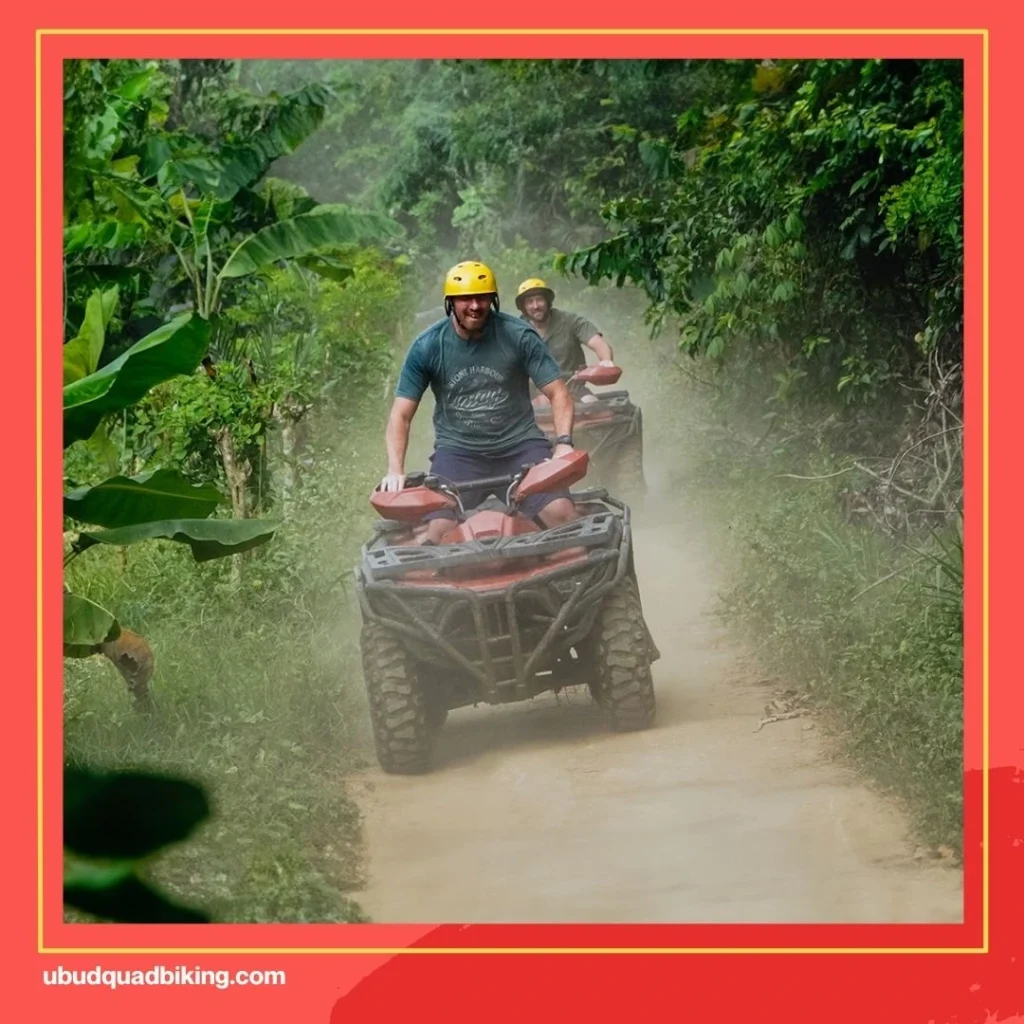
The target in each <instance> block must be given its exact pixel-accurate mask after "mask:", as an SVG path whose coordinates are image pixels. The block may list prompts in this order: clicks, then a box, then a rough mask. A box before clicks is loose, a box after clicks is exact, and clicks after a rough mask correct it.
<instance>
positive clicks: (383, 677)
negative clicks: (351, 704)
mask: <svg viewBox="0 0 1024 1024" xmlns="http://www.w3.org/2000/svg"><path fill="white" fill-rule="evenodd" d="M360 646H361V647H362V655H363V679H364V680H365V682H366V693H367V696H368V698H369V703H370V722H371V724H372V725H373V742H374V745H375V746H376V748H377V760H378V761H379V762H380V766H381V768H383V769H384V771H386V772H389V773H391V774H395V775H418V774H421V773H423V772H425V771H428V770H429V768H430V753H431V747H432V739H433V730H432V728H431V717H432V716H430V715H429V714H428V706H427V701H426V699H425V698H424V694H423V691H422V688H421V687H420V683H419V680H418V679H417V678H416V671H415V667H414V665H413V662H412V659H411V658H410V657H409V654H408V653H407V652H406V650H405V648H404V647H402V645H401V644H400V643H399V642H398V641H397V640H396V639H395V638H394V637H393V636H392V635H391V634H390V633H388V632H387V630H385V629H383V628H382V627H381V626H378V625H377V624H376V623H373V622H367V623H364V624H363V630H362V635H361V637H360Z"/></svg>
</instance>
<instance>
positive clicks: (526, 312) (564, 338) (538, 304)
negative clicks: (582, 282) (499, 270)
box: [516, 277, 615, 402]
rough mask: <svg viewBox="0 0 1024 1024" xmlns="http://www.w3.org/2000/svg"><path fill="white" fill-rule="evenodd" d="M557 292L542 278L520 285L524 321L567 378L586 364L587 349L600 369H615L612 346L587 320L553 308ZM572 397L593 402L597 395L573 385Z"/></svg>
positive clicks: (519, 296) (518, 298)
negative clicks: (543, 343)
mask: <svg viewBox="0 0 1024 1024" xmlns="http://www.w3.org/2000/svg"><path fill="white" fill-rule="evenodd" d="M554 301H555V293H554V291H553V290H552V289H551V288H549V287H548V286H547V284H546V283H545V282H544V281H543V280H541V278H539V277H529V278H527V279H526V280H525V281H523V283H522V284H521V285H520V286H519V291H518V293H517V294H516V306H517V307H518V308H519V312H520V313H521V314H522V317H521V319H523V320H525V321H526V323H528V324H529V325H530V326H531V327H532V328H533V329H534V330H535V331H536V332H537V333H538V334H539V335H540V336H541V337H542V338H543V339H544V341H545V343H546V344H547V346H548V351H549V352H550V353H551V355H552V356H553V357H554V359H555V361H556V362H557V363H558V366H559V369H560V370H561V371H562V373H563V374H565V375H566V376H568V377H570V378H571V377H572V375H573V374H575V373H576V372H577V371H578V370H582V369H583V367H584V366H586V365H587V360H586V356H585V355H584V352H583V350H584V348H589V349H590V350H591V351H592V352H594V353H595V354H596V355H597V358H598V360H599V362H598V365H599V366H614V365H615V364H614V362H613V359H614V358H615V356H614V353H613V352H612V347H611V345H609V344H608V342H607V341H605V340H604V335H602V334H601V332H600V330H599V329H598V328H597V327H595V326H594V325H593V324H592V323H591V322H590V321H589V320H588V319H587V318H586V317H584V316H580V315H579V314H577V313H568V312H566V311H565V310H561V309H556V308H555V306H554ZM570 391H571V392H572V393H573V397H578V398H579V399H580V400H581V401H583V402H587V401H594V400H595V396H594V395H593V394H592V393H591V392H589V391H587V390H586V388H584V387H582V386H579V385H577V386H570Z"/></svg>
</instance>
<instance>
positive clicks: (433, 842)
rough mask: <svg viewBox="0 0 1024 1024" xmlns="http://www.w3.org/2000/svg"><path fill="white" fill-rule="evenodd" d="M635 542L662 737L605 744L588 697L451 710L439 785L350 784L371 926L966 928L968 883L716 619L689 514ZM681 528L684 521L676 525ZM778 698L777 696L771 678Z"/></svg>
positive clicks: (712, 572)
mask: <svg viewBox="0 0 1024 1024" xmlns="http://www.w3.org/2000/svg"><path fill="white" fill-rule="evenodd" d="M645 519H646V520H647V525H639V524H638V528H637V531H636V545H637V570H638V576H639V579H640V581H641V588H642V597H643V601H644V607H645V611H646V614H647V617H648V620H649V622H650V625H651V629H652V631H653V633H654V636H655V639H656V641H657V643H658V644H659V646H660V648H661V651H662V659H661V660H660V661H659V662H658V663H657V664H656V665H655V684H656V688H657V696H658V722H657V725H656V727H655V728H654V729H652V730H650V731H649V732H643V733H633V734H625V735H616V734H613V733H610V732H608V731H607V730H606V728H605V726H604V725H603V723H602V721H601V719H600V717H599V715H598V713H597V709H596V707H595V706H594V705H593V703H592V702H591V701H590V699H589V697H588V696H586V695H585V694H583V693H574V694H572V695H570V696H562V697H560V698H558V699H555V698H553V697H547V698H539V699H537V700H536V701H534V702H532V703H528V704H519V705H513V706H508V707H503V708H498V709H491V708H486V707H484V706H481V707H478V708H475V709H473V708H467V709H463V710H460V711H457V712H453V713H452V715H451V716H450V718H449V721H448V724H447V725H446V727H445V730H444V732H443V733H442V736H441V738H440V742H439V746H438V750H437V757H436V765H437V767H436V770H435V771H434V772H433V773H432V774H430V775H426V776H422V777H400V776H387V775H384V774H383V773H382V772H380V771H379V770H377V769H373V770H370V771H367V772H366V773H364V774H363V775H361V776H360V777H358V778H357V779H356V780H353V781H354V783H355V789H356V793H357V796H358V798H359V799H360V802H361V804H362V807H363V810H364V812H365V836H366V842H367V850H368V859H369V862H368V875H369V887H368V888H367V890H366V891H365V892H363V893H360V894H354V895H355V896H356V898H357V899H358V900H359V901H360V903H361V904H362V906H363V908H364V909H365V910H366V912H367V913H369V914H370V915H371V916H372V918H373V919H374V920H376V921H391V922H427V921H452V922H487V921H611V922H617V921H643V922H647V921H726V922H727V921H732V922H736V921H758V922H782V921H786V922H801V921H806V922H821V921H836V922H874V921H879V922H881V921H893V922H895V921H902V922H956V921H959V920H961V916H962V905H961V878H960V872H959V870H957V869H955V868H953V867H950V866H947V865H946V864H943V863H939V862H935V861H929V860H920V859H915V858H914V855H913V850H912V848H911V846H910V845H909V843H908V840H907V838H906V833H905V826H904V822H903V820H902V818H901V815H900V814H899V812H898V811H897V810H896V809H895V808H894V807H892V806H890V805H889V804H888V803H887V802H886V801H884V800H882V799H881V798H880V797H878V796H876V795H875V794H874V793H872V792H871V791H870V790H869V789H868V788H866V787H865V786H864V785H862V784H860V783H859V782H858V780H857V779H856V778H855V777H854V776H853V775H852V773H850V772H849V771H848V770H846V769H842V768H840V767H838V766H837V765H836V764H834V763H831V761H830V759H829V756H828V747H827V743H826V742H825V741H824V740H823V739H822V738H821V735H820V731H819V729H818V728H816V727H815V726H813V724H812V723H813V720H812V719H808V718H795V719H791V720H786V721H781V722H777V723H772V724H769V725H765V726H764V727H763V728H762V729H761V730H760V731H759V732H755V730H756V729H757V726H758V723H759V721H760V719H761V718H762V717H763V716H764V705H765V703H766V701H767V700H768V699H769V698H770V691H771V686H770V685H768V684H766V683H765V682H764V681H762V680H759V679H758V678H757V673H756V670H753V669H752V668H751V664H750V660H749V659H748V658H746V657H745V656H744V655H743V653H742V652H741V651H739V650H737V648H736V647H735V646H734V645H733V644H732V643H731V642H730V640H729V638H728V637H727V636H726V635H725V634H724V633H723V630H722V627H721V626H720V625H719V624H718V623H717V622H716V620H715V618H714V615H713V610H712V602H713V600H714V595H715V591H716V581H718V580H719V579H720V576H719V570H718V567H717V566H716V564H715V562H714V560H713V559H712V556H711V554H710V552H709V544H708V542H707V537H706V536H705V534H704V532H702V530H701V529H700V527H699V524H697V523H695V522H694V521H692V520H690V519H688V518H687V515H686V513H685V512H683V511H681V510H679V509H678V508H676V509H673V510H671V511H669V510H668V509H667V508H665V507H663V508H662V509H661V510H660V514H659V510H655V513H654V514H653V515H648V516H645ZM673 520H674V521H673ZM774 682H775V685H778V682H779V681H774Z"/></svg>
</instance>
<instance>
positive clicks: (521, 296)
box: [516, 277, 555, 310]
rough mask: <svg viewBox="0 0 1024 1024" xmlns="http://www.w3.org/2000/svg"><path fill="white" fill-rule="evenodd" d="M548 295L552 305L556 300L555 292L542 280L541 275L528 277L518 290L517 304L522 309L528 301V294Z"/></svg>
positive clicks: (549, 302) (549, 303)
mask: <svg viewBox="0 0 1024 1024" xmlns="http://www.w3.org/2000/svg"><path fill="white" fill-rule="evenodd" d="M538 293H540V294H541V295H546V296H547V300H548V305H551V303H553V302H554V301H555V293H554V292H553V291H552V290H551V289H550V288H549V287H548V286H547V284H546V283H545V282H544V281H542V280H541V279H540V278H539V277H528V278H527V279H526V280H525V281H524V282H523V283H522V284H521V285H520V286H519V291H517V292H516V305H517V306H518V307H519V309H520V310H522V308H523V303H524V302H525V301H526V298H527V296H529V295H536V294H538Z"/></svg>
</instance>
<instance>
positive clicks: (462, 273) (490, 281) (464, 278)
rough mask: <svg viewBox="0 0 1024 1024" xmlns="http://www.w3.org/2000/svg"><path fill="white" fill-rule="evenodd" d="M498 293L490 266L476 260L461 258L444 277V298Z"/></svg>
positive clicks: (496, 283)
mask: <svg viewBox="0 0 1024 1024" xmlns="http://www.w3.org/2000/svg"><path fill="white" fill-rule="evenodd" d="M491 293H493V294H494V295H497V294H498V282H497V281H495V279H494V274H493V273H492V272H491V268H490V267H488V266H485V265H484V264H483V263H478V262H477V261H476V260H463V261H462V262H461V263H456V264H455V266H454V267H452V269H451V270H449V271H448V275H447V276H446V277H445V279H444V296H445V298H446V299H447V298H454V297H455V296H458V295H487V294H491Z"/></svg>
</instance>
